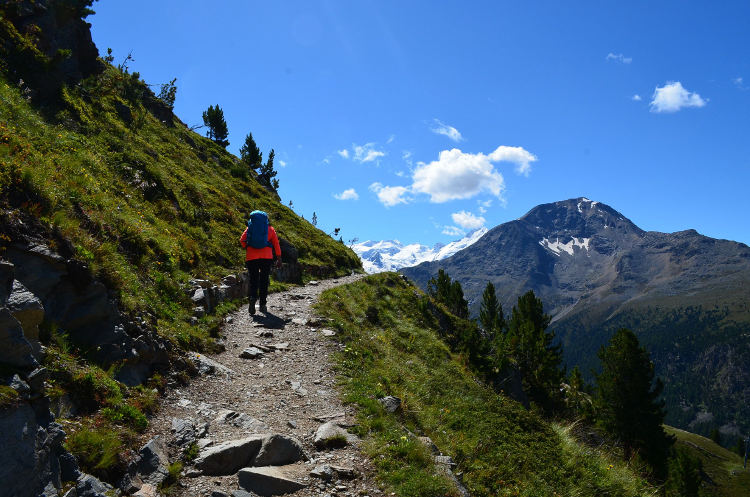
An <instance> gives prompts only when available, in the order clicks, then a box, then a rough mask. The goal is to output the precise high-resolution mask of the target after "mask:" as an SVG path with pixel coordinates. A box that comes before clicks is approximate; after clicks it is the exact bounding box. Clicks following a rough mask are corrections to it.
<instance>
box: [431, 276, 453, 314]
mask: <svg viewBox="0 0 750 497" xmlns="http://www.w3.org/2000/svg"><path fill="white" fill-rule="evenodd" d="M450 292H451V277H450V276H448V275H447V274H446V272H445V271H444V270H442V269H438V274H437V277H435V276H433V277H432V278H430V280H429V281H428V282H427V293H428V294H429V295H430V297H432V298H433V299H435V300H437V301H438V302H440V303H442V304H443V305H446V306H447V305H448V301H449V296H450Z"/></svg>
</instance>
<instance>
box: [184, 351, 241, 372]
mask: <svg viewBox="0 0 750 497" xmlns="http://www.w3.org/2000/svg"><path fill="white" fill-rule="evenodd" d="M187 355H188V357H189V358H190V360H192V361H193V364H195V367H196V368H197V369H198V372H199V373H200V374H228V375H231V374H234V371H232V370H231V369H229V368H228V367H226V366H224V365H223V364H220V363H218V362H216V361H214V360H213V359H210V358H208V357H206V356H205V355H203V354H199V353H198V352H188V353H187Z"/></svg>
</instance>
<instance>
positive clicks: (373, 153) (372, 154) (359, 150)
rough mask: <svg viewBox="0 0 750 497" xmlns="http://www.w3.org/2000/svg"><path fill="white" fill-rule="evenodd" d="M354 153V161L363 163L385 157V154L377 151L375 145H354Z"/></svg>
mask: <svg viewBox="0 0 750 497" xmlns="http://www.w3.org/2000/svg"><path fill="white" fill-rule="evenodd" d="M352 151H353V152H354V157H352V159H354V160H356V161H357V162H362V163H365V162H372V161H374V160H376V159H377V158H378V157H383V156H385V152H383V151H382V150H377V149H376V148H375V144H374V143H365V144H364V145H357V144H352Z"/></svg>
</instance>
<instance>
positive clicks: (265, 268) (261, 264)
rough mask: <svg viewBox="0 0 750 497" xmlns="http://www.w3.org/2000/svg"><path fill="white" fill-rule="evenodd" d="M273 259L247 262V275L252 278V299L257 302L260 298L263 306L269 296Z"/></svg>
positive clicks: (250, 295)
mask: <svg viewBox="0 0 750 497" xmlns="http://www.w3.org/2000/svg"><path fill="white" fill-rule="evenodd" d="M272 262H273V261H272V260H271V259H253V260H251V261H246V262H245V267H247V274H248V276H249V277H250V294H249V295H248V297H250V299H251V300H256V299H258V297H260V303H261V305H263V304H265V303H266V297H267V296H268V283H269V280H268V275H269V274H270V272H271V263H272Z"/></svg>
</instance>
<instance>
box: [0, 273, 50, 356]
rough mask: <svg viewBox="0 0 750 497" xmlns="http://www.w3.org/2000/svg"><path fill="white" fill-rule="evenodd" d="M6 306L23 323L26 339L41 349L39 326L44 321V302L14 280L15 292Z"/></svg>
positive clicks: (13, 291)
mask: <svg viewBox="0 0 750 497" xmlns="http://www.w3.org/2000/svg"><path fill="white" fill-rule="evenodd" d="M6 305H7V306H8V309H9V310H10V312H11V314H13V317H14V318H16V319H17V320H18V322H19V323H21V327H22V328H23V334H24V336H25V337H26V339H27V340H28V341H29V342H31V344H32V346H35V347H34V348H35V349H37V348H38V347H39V325H40V324H42V321H44V306H43V305H42V301H41V300H39V299H38V298H37V296H36V295H34V294H33V293H31V292H30V291H28V290H27V289H26V287H25V286H23V284H22V283H21V282H20V281H18V280H14V281H13V290H12V291H11V294H10V296H9V297H8V301H7V302H6Z"/></svg>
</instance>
